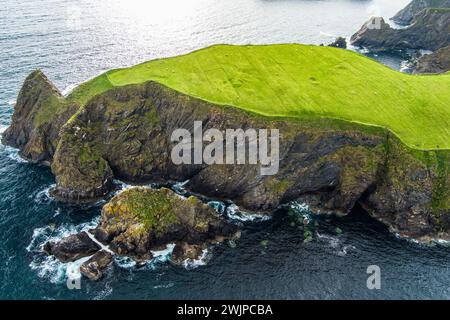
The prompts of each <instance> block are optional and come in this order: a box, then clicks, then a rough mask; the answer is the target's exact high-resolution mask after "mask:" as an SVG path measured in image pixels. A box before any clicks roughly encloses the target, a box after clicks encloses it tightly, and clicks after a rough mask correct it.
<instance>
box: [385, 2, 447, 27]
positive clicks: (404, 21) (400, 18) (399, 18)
mask: <svg viewBox="0 0 450 320" xmlns="http://www.w3.org/2000/svg"><path fill="white" fill-rule="evenodd" d="M427 8H450V0H413V1H411V2H410V3H409V4H408V5H407V6H406V7H405V8H403V9H402V10H400V11H399V12H398V13H397V14H396V15H395V16H394V17H392V20H393V21H394V22H395V23H398V24H400V25H408V24H411V23H412V22H413V20H414V17H415V16H416V15H417V14H419V13H420V12H421V11H422V10H424V9H427Z"/></svg>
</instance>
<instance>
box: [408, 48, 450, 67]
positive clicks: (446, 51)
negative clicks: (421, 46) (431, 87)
mask: <svg viewBox="0 0 450 320" xmlns="http://www.w3.org/2000/svg"><path fill="white" fill-rule="evenodd" d="M448 71H450V45H449V46H447V47H444V48H441V49H439V50H437V51H435V52H433V53H431V54H425V55H423V56H421V57H420V58H419V59H418V61H417V62H416V63H415V65H414V68H413V73H416V74H417V73H445V72H448Z"/></svg>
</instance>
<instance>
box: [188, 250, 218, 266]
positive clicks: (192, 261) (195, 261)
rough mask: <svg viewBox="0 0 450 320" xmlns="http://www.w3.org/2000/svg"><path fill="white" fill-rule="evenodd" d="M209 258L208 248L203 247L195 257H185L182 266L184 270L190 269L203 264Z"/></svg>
mask: <svg viewBox="0 0 450 320" xmlns="http://www.w3.org/2000/svg"><path fill="white" fill-rule="evenodd" d="M210 259H211V255H210V254H209V251H208V249H203V251H202V254H201V255H200V257H198V258H197V259H186V260H184V261H183V267H184V268H185V269H186V270H192V269H195V268H198V267H200V266H204V265H206V264H207V263H208V261H209V260H210Z"/></svg>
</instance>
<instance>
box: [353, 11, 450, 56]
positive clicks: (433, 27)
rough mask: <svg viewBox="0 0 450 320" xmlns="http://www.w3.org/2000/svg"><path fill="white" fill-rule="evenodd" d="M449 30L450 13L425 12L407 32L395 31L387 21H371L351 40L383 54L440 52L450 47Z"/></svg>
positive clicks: (374, 19)
mask: <svg viewBox="0 0 450 320" xmlns="http://www.w3.org/2000/svg"><path fill="white" fill-rule="evenodd" d="M449 28H450V10H448V9H425V10H423V11H421V12H420V13H419V14H418V15H416V16H415V18H414V23H413V24H412V25H411V26H409V27H408V28H405V29H393V28H391V27H390V26H389V24H387V23H386V22H385V21H384V19H383V18H379V17H375V18H371V19H370V20H369V21H368V22H366V23H365V24H364V25H363V26H362V28H361V29H360V30H359V31H358V32H357V33H355V34H354V35H353V36H352V37H351V43H352V44H353V45H355V46H359V47H365V48H369V49H373V50H380V51H390V50H397V49H429V50H437V49H439V48H442V47H445V46H448V45H450V32H449Z"/></svg>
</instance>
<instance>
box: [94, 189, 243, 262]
mask: <svg viewBox="0 0 450 320" xmlns="http://www.w3.org/2000/svg"><path fill="white" fill-rule="evenodd" d="M238 234H239V233H238V228H237V226H236V225H234V224H230V223H227V222H226V221H225V220H223V219H221V218H220V217H219V216H218V215H217V214H216V213H215V212H214V210H213V209H211V208H210V207H208V206H207V205H206V204H204V203H202V202H201V201H199V200H198V199H197V198H195V197H190V198H187V199H185V198H181V197H180V196H179V195H177V194H176V193H174V192H173V191H171V190H169V189H165V188H163V189H160V190H154V189H150V188H146V187H136V188H132V189H128V190H125V191H123V192H122V193H120V194H119V195H118V196H116V197H114V198H113V199H112V200H111V201H110V202H109V203H108V204H106V205H105V206H104V207H103V210H102V217H101V222H100V224H99V226H98V227H97V228H96V229H95V237H96V238H97V239H98V240H99V241H101V242H102V243H104V244H106V245H109V248H110V249H111V250H113V251H114V252H116V253H117V254H119V255H123V256H129V257H132V258H133V259H135V260H137V261H142V260H148V259H150V258H151V257H152V256H151V251H152V250H157V249H159V248H161V247H164V246H166V245H167V244H170V243H178V244H177V246H182V247H183V246H184V245H195V246H198V247H202V248H205V246H206V245H208V244H210V243H214V242H222V241H223V240H224V239H226V238H233V237H236V236H237V235H238Z"/></svg>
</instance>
